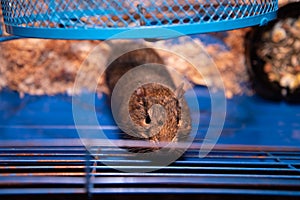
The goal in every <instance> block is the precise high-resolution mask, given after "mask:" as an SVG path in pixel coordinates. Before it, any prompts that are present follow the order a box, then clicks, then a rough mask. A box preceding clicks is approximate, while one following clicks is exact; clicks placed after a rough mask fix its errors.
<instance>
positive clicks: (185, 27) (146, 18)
mask: <svg viewBox="0 0 300 200" xmlns="http://www.w3.org/2000/svg"><path fill="white" fill-rule="evenodd" d="M1 4H2V10H3V16H4V21H5V24H6V31H7V32H8V33H10V34H12V35H18V36H23V37H38V38H52V39H108V38H110V37H111V36H112V35H116V34H119V33H124V32H126V31H128V30H135V31H134V32H130V34H122V35H120V36H119V38H131V39H133V38H171V37H177V35H176V34H171V33H172V32H167V33H166V32H164V31H156V30H157V29H159V28H166V29H169V30H172V31H176V32H179V33H180V34H197V33H207V32H216V31H224V30H231V29H237V28H243V27H248V26H254V25H264V24H266V23H267V22H268V21H271V20H272V19H274V18H275V17H276V11H277V9H278V5H277V0H258V1H257V0H241V1H240V0H229V1H222V0H214V1H209V0H184V1H183V0H175V1H170V0H156V1H155V0H150V1H135V0H124V1H117V0H113V1H108V0H90V1H78V0H67V1H65V0H51V1H49V0H40V1H37V0H29V1H12V0H1Z"/></svg>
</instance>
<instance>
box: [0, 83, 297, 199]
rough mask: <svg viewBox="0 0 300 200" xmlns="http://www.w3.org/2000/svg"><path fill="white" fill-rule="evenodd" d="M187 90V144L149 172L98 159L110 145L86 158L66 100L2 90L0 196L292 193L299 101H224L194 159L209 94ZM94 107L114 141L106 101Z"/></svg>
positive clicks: (292, 196) (132, 162)
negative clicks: (193, 98)
mask: <svg viewBox="0 0 300 200" xmlns="http://www.w3.org/2000/svg"><path fill="white" fill-rule="evenodd" d="M195 90H196V93H197V95H198V98H199V103H200V105H199V106H200V111H201V113H200V116H201V119H200V129H199V133H198V135H197V137H196V140H195V141H194V146H193V145H192V146H191V148H190V149H189V150H187V151H186V152H185V154H184V155H183V156H182V157H181V158H180V159H178V160H177V161H176V162H174V163H172V164H171V165H169V166H166V167H165V168H162V169H160V170H158V171H154V172H151V173H125V172H121V171H118V170H115V169H111V168H110V167H108V166H106V165H104V164H102V163H101V159H106V161H107V160H109V161H110V162H111V163H118V162H120V160H118V159H116V157H120V156H122V152H118V150H117V149H114V148H112V147H111V146H107V147H103V151H102V152H101V154H102V157H100V160H96V159H95V158H94V157H93V156H91V155H89V154H88V153H87V151H86V149H85V148H84V147H83V146H82V144H81V143H80V140H79V139H78V135H77V132H76V129H75V126H74V122H73V116H72V112H71V108H72V104H71V103H72V99H71V97H68V96H66V95H57V96H52V97H51V96H40V97H37V96H25V97H24V98H23V99H20V98H19V96H18V94H17V93H15V92H12V91H9V90H5V91H2V92H1V93H0V98H1V101H0V118H1V122H0V123H1V124H0V134H1V135H0V138H1V140H0V196H1V195H2V197H5V198H11V197H16V196H18V197H19V198H20V197H24V198H25V197H26V194H27V195H34V196H33V197H36V198H37V199H38V198H41V197H42V196H43V198H45V197H47V198H49V199H50V198H53V197H55V198H58V199H59V198H61V199H64V198H65V197H67V196H69V197H70V196H72V199H82V198H92V197H95V199H96V198H97V197H98V196H102V197H103V196H108V195H112V194H114V197H115V198H130V199H135V198H139V197H140V196H139V195H138V194H140V195H142V196H143V195H144V194H145V193H147V194H150V195H152V196H147V197H145V198H149V199H150V198H153V197H155V196H158V195H159V196H164V197H168V198H171V199H172V198H180V197H183V195H187V194H189V195H190V197H199V196H202V197H205V198H207V199H216V197H217V196H218V195H222V199H226V198H227V197H228V198H231V197H232V196H233V195H239V199H243V198H245V199H250V198H253V197H254V196H256V197H257V198H258V199H259V198H266V197H270V198H272V199H274V198H275V199H276V198H278V199H280V198H282V197H283V196H285V197H284V198H287V199H289V198H290V199H297V198H299V196H300V192H299V188H300V106H299V105H288V104H285V103H272V102H268V101H264V100H262V99H260V98H259V97H256V96H252V97H248V96H238V97H234V98H233V99H230V100H228V102H227V116H226V121H225V125H224V130H223V132H222V135H221V137H220V139H219V141H218V144H217V146H216V147H215V149H214V150H213V151H212V152H211V153H209V154H208V156H207V157H205V158H202V159H200V158H199V157H198V151H199V150H198V146H197V144H198V143H199V140H198V139H199V138H200V137H201V136H202V134H203V133H205V131H206V129H207V126H208V124H209V120H210V114H211V113H210V99H209V94H208V91H207V89H206V88H205V87H197V88H196V89H195ZM96 104H97V105H96V108H97V109H96V110H97V114H98V117H99V119H100V120H101V123H102V125H103V127H104V128H105V129H106V130H107V133H110V134H111V138H112V139H116V137H115V135H116V134H115V131H116V126H115V125H114V123H113V122H112V117H111V115H110V112H109V109H108V106H107V103H106V99H105V98H104V97H103V98H102V99H99V100H97V102H96ZM83 106H84V105H83ZM81 128H95V129H96V128H97V127H88V126H87V127H81ZM103 155H109V156H107V157H103ZM122 162H123V164H122V166H120V168H121V167H131V168H137V169H138V168H141V167H143V166H140V165H139V163H138V162H137V161H136V160H134V159H130V158H128V159H126V160H124V161H122ZM124 162H125V164H124ZM144 167H145V166H144ZM52 195H53V196H52ZM242 197H243V198H242ZM143 198H144V197H143ZM1 199H2V198H1Z"/></svg>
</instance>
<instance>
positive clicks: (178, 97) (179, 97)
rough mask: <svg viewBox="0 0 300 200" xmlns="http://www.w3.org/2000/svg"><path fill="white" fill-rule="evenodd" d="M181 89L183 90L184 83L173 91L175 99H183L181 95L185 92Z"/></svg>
mask: <svg viewBox="0 0 300 200" xmlns="http://www.w3.org/2000/svg"><path fill="white" fill-rule="evenodd" d="M183 88H184V83H181V84H180V85H179V86H178V87H177V88H176V90H175V96H176V98H177V99H181V98H183V95H184V93H185V91H184V89H183Z"/></svg>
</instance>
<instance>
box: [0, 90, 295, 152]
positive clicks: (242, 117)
mask: <svg viewBox="0 0 300 200" xmlns="http://www.w3.org/2000/svg"><path fill="white" fill-rule="evenodd" d="M195 91H196V93H197V96H198V100H199V103H200V105H199V106H200V110H201V112H200V116H201V119H200V124H199V131H198V137H201V136H203V135H204V134H205V133H206V130H207V126H208V124H209V120H210V115H211V112H210V97H209V93H208V90H207V88H206V87H196V88H195ZM82 109H86V108H85V106H84V105H82ZM96 111H97V117H98V119H99V121H100V123H101V125H102V126H104V127H106V130H105V133H106V134H107V135H108V136H109V138H118V134H117V132H118V130H117V129H116V127H114V123H113V119H112V116H111V113H110V109H109V106H108V104H107V101H106V97H105V96H104V97H103V98H101V99H98V100H97V101H96ZM0 120H1V121H0V139H1V140H7V139H13V140H31V139H42V138H43V139H46V138H47V139H62V140H63V139H64V138H78V135H77V132H76V129H75V127H74V122H73V116H72V98H71V97H70V96H67V95H56V96H29V95H25V97H24V98H23V99H21V98H20V97H19V95H18V94H17V93H16V92H12V91H10V90H4V91H2V92H1V93H0ZM87 121H88V119H87ZM95 128H96V127H95ZM218 144H234V145H271V146H289V147H300V105H288V104H286V103H283V102H282V103H274V102H269V101H265V100H262V99H260V98H259V97H257V96H252V97H249V96H236V97H234V98H233V99H230V100H228V102H227V116H226V121H225V126H224V130H223V132H222V135H221V137H220V139H219V141H218ZM12 145H13V144H12Z"/></svg>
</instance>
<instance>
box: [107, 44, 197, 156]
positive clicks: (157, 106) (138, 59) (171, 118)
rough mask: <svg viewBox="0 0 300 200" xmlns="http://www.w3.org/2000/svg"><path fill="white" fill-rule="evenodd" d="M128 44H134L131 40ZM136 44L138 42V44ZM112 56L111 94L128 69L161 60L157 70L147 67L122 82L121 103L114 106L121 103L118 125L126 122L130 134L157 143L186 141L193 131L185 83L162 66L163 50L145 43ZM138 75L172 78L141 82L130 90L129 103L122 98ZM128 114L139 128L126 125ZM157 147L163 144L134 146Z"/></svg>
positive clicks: (129, 136)
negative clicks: (175, 79)
mask: <svg viewBox="0 0 300 200" xmlns="http://www.w3.org/2000/svg"><path fill="white" fill-rule="evenodd" d="M126 45H129V46H130V43H129V44H126ZM132 45H133V46H134V44H132ZM109 60H113V61H112V62H111V63H110V64H109V66H108V68H107V69H106V72H105V76H106V78H105V79H106V84H107V87H108V88H109V95H110V96H111V95H112V92H113V90H114V88H115V86H116V84H117V82H118V81H119V80H120V79H121V77H122V76H123V75H124V74H125V73H126V72H128V71H130V70H132V69H134V68H136V67H138V66H141V65H144V64H149V63H150V64H151V63H156V64H160V65H158V66H155V67H156V68H155V70H152V71H151V67H149V68H145V70H144V71H141V72H140V73H139V75H137V76H132V77H130V78H127V79H126V80H125V82H126V84H122V85H121V86H120V87H121V90H118V94H116V95H117V99H118V100H120V101H121V103H119V102H117V103H116V104H119V105H112V106H119V107H118V109H117V112H118V115H119V116H121V120H120V121H121V122H120V121H119V122H120V123H119V124H118V125H119V127H120V126H122V127H120V128H121V129H122V130H123V131H124V132H126V133H127V137H126V138H130V139H136V140H148V141H151V142H153V143H154V144H159V143H160V142H167V143H169V142H177V141H185V139H186V138H187V137H188V135H189V133H190V131H191V118H190V112H189V108H188V105H187V103H186V101H185V99H184V96H183V94H184V90H183V84H182V85H180V86H179V87H176V86H175V83H174V82H173V80H172V77H171V75H170V73H169V71H168V70H167V69H166V68H165V67H162V66H163V64H164V62H163V60H162V58H161V57H160V56H159V54H158V53H157V52H156V51H155V50H154V49H152V48H148V47H144V48H139V49H135V50H133V51H128V52H127V53H125V54H123V55H121V56H119V57H117V59H114V58H111V59H109ZM141 77H142V78H141ZM135 79H141V80H143V79H144V80H158V79H159V80H162V81H165V82H168V80H172V81H169V84H168V86H166V85H163V84H160V83H156V82H155V81H153V82H151V83H146V84H142V85H141V86H137V88H136V89H135V90H134V92H130V93H131V94H129V95H130V98H129V101H128V103H127V105H125V104H126V103H124V102H122V100H121V99H122V98H123V96H124V93H125V92H127V91H130V90H129V88H128V87H132V86H133V85H131V84H129V82H134V81H135ZM135 86H136V85H135ZM112 104H113V102H112ZM126 109H127V110H128V111H129V115H130V116H128V112H127V113H126V112H125V111H126ZM128 118H131V120H132V122H133V123H134V126H135V128H133V127H126V126H128V120H129V119H128ZM120 124H121V125H120ZM131 130H134V131H135V133H134V135H136V136H137V137H134V136H133V135H132V134H128V132H129V131H131ZM154 149H159V148H151V149H149V148H133V149H131V150H132V151H135V152H147V151H153V150H154Z"/></svg>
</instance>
